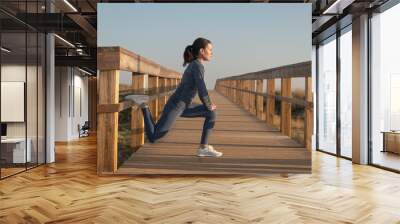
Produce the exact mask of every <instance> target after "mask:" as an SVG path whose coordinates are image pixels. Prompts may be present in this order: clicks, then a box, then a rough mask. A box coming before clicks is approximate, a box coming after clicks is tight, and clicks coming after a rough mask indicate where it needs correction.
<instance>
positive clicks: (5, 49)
mask: <svg viewBox="0 0 400 224" xmlns="http://www.w3.org/2000/svg"><path fill="white" fill-rule="evenodd" d="M1 50H2V51H4V52H6V53H10V52H11V50H9V49H7V48H5V47H1Z"/></svg>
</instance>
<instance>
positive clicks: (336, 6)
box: [322, 0, 353, 14]
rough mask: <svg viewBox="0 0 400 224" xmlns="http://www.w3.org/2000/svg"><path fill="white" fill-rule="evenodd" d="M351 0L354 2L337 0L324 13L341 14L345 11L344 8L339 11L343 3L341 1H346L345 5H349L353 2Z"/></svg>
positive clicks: (342, 0) (343, 0)
mask: <svg viewBox="0 0 400 224" xmlns="http://www.w3.org/2000/svg"><path fill="white" fill-rule="evenodd" d="M351 2H353V0H351V1H349V0H336V1H335V2H334V3H333V4H332V5H330V6H329V7H328V8H327V9H326V10H325V11H324V12H323V13H322V14H341V13H343V10H341V12H338V11H339V7H340V5H341V4H340V3H344V4H343V5H347V6H348V5H349V4H351ZM347 6H346V7H347ZM342 7H343V6H342ZM343 8H344V7H343Z"/></svg>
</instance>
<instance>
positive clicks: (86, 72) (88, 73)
mask: <svg viewBox="0 0 400 224" xmlns="http://www.w3.org/2000/svg"><path fill="white" fill-rule="evenodd" d="M78 70H79V71H81V72H83V73H85V74H87V75H92V73H90V72H88V71H85V70H83V69H81V68H79V67H78Z"/></svg>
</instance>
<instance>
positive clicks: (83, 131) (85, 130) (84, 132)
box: [78, 121, 90, 138]
mask: <svg viewBox="0 0 400 224" xmlns="http://www.w3.org/2000/svg"><path fill="white" fill-rule="evenodd" d="M89 129H90V124H89V121H85V123H84V124H83V125H82V127H81V126H80V125H79V124H78V133H79V138H81V137H87V136H89Z"/></svg>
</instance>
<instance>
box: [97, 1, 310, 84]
mask: <svg viewBox="0 0 400 224" xmlns="http://www.w3.org/2000/svg"><path fill="white" fill-rule="evenodd" d="M97 18H98V38H97V40H98V46H121V47H124V48H126V49H128V50H131V51H133V52H135V53H138V54H140V55H142V56H144V57H147V58H149V59H151V60H153V61H156V62H158V63H159V64H162V65H164V66H167V67H169V68H172V69H175V70H177V71H179V72H183V71H184V67H182V62H183V61H182V60H183V59H182V54H183V50H184V48H185V47H186V46H187V45H189V44H192V42H193V41H194V40H195V39H196V38H197V37H205V38H207V39H209V40H211V41H212V43H213V47H214V58H213V60H212V61H211V62H208V63H206V64H205V80H206V85H207V88H208V89H213V88H214V85H215V80H216V79H217V78H222V77H227V76H232V75H238V74H242V73H246V72H254V71H259V70H263V69H268V68H273V67H276V66H281V65H286V64H292V63H297V62H301V61H308V60H310V59H311V4H277V3H251V4H249V3H243V4H242V3H225V4H216V3H214V4H205V3H179V4H165V3H163V4H155V3H139V4H130V3H101V4H98V17H97Z"/></svg>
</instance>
